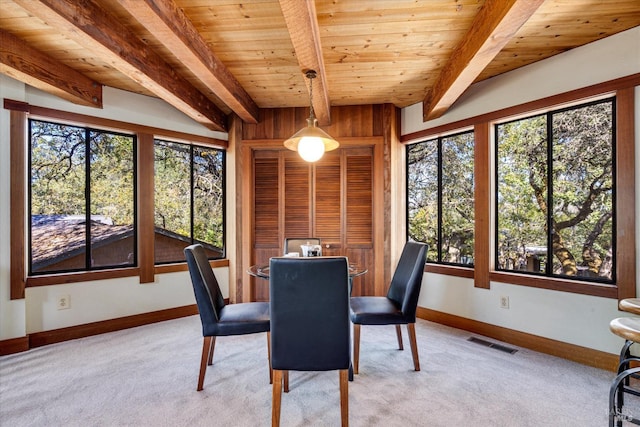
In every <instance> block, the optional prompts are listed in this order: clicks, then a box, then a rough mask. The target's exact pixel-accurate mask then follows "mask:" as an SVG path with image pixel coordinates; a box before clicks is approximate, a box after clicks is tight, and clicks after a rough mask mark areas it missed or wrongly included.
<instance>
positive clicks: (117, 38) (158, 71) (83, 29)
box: [15, 0, 227, 131]
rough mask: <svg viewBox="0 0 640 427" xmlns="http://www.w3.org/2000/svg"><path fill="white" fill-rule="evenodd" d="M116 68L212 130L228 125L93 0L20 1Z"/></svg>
mask: <svg viewBox="0 0 640 427" xmlns="http://www.w3.org/2000/svg"><path fill="white" fill-rule="evenodd" d="M15 2H16V3H17V4H18V5H19V6H20V7H22V8H23V9H25V10H26V11H28V12H29V13H30V14H32V15H33V16H36V17H38V18H40V19H42V20H43V21H44V22H46V23H47V24H49V25H51V26H53V27H54V28H56V29H57V30H60V31H62V32H63V33H64V34H65V35H66V36H68V37H69V38H71V39H73V40H75V41H76V42H78V43H79V44H81V45H82V46H84V47H86V48H89V49H91V50H93V51H94V52H96V54H98V55H100V56H101V57H103V58H105V60H107V62H109V63H110V64H111V65H112V66H113V67H114V68H116V69H118V70H119V71H120V72H122V73H123V74H125V75H126V76H127V77H129V78H131V79H132V80H134V81H135V82H137V83H138V84H140V85H141V86H143V87H145V88H146V89H148V90H149V91H151V92H152V93H154V94H156V95H157V96H158V97H160V98H162V99H163V100H165V101H166V102H167V103H169V104H171V105H173V106H174V107H175V108H177V109H178V110H180V111H182V112H183V113H184V114H186V115H187V116H189V117H191V118H192V119H193V120H195V121H197V122H198V123H201V124H202V125H203V126H206V127H207V128H209V129H212V130H216V131H226V130H227V117H226V115H225V114H224V113H223V112H222V111H221V110H220V109H219V108H218V107H217V106H216V105H215V104H214V103H213V102H212V101H211V100H209V99H208V98H207V97H206V96H205V95H204V94H203V93H201V92H200V91H198V90H197V89H196V88H195V87H194V86H193V85H191V84H190V83H189V82H188V81H187V80H186V79H185V78H184V77H182V76H180V75H178V74H177V73H176V72H175V70H174V69H173V68H172V67H171V66H170V65H169V64H168V63H166V62H165V61H164V60H163V59H162V58H161V57H160V56H159V55H158V54H157V53H155V52H153V51H152V50H150V49H149V48H148V47H147V45H146V44H145V43H144V42H143V41H142V40H140V39H139V38H138V37H137V36H136V35H135V34H134V33H132V31H131V30H129V28H127V27H126V26H125V25H124V24H122V23H121V22H120V21H119V20H117V19H116V18H115V17H114V16H113V15H111V14H110V13H109V12H107V10H105V9H104V8H103V7H102V6H100V5H98V4H96V3H95V2H94V1H92V0H84V1H82V2H78V1H76V0H39V1H35V0H16V1H15Z"/></svg>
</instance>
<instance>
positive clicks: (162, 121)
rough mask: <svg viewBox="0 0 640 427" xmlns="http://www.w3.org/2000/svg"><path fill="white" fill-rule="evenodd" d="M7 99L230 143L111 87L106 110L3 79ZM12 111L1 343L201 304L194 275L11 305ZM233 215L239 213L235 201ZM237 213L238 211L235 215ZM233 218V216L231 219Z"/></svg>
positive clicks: (0, 161) (2, 231)
mask: <svg viewBox="0 0 640 427" xmlns="http://www.w3.org/2000/svg"><path fill="white" fill-rule="evenodd" d="M4 98H7V99H13V100H17V101H24V102H27V103H29V104H31V105H37V106H41V107H48V108H54V109H58V110H62V111H68V112H74V113H80V114H86V115H90V116H94V117H101V118H107V119H113V120H120V121H123V122H128V123H136V124H140V125H146V126H154V127H158V128H161V129H169V130H172V131H180V132H185V133H190V134H194V135H201V136H206V137H212V138H218V139H224V140H226V139H227V135H226V134H225V133H220V132H212V131H210V130H208V129H206V128H205V127H203V126H202V125H200V124H198V123H196V122H194V121H193V120H191V119H190V118H189V117H187V116H186V115H184V114H183V113H181V112H179V111H178V110H176V109H174V108H173V107H171V106H169V105H168V104H166V103H164V102H162V101H160V100H158V99H155V98H151V97H147V96H142V95H137V94H133V93H130V92H125V91H121V90H117V89H113V88H109V87H105V88H104V91H103V104H104V108H103V109H96V108H91V107H83V106H79V105H75V104H72V103H70V102H67V101H65V100H62V99H59V98H57V97H54V96H51V95H48V94H46V93H44V92H41V91H39V90H37V89H34V88H32V87H29V86H25V85H24V84H22V83H20V82H18V81H16V80H13V79H11V78H9V77H6V76H4V75H0V102H2V103H3V102H4ZM9 169H10V163H9V111H8V110H5V109H4V108H1V109H0V236H2V238H1V239H0V340H5V339H10V338H17V337H24V336H25V335H26V334H28V333H34V332H40V331H47V330H52V329H57V328H64V327H69V326H74V325H81V324H85V323H90V322H96V321H101V320H107V319H114V318H118V317H124V316H130V315H134V314H141V313H148V312H152V311H156V310H163V309H167V308H172V307H180V306H184V305H189V304H195V299H194V296H193V290H192V288H191V282H190V279H189V273H188V272H179V273H170V274H163V275H156V280H155V282H154V283H145V284H140V283H139V280H138V278H137V277H129V278H122V279H109V280H99V281H93V282H82V283H72V284H64V285H55V286H40V287H33V288H27V290H26V292H25V294H26V298H25V299H22V300H13V301H11V300H10V299H9V295H10V285H9V278H10V275H9V263H10V258H9V251H10V247H9V212H10V199H9ZM230 199H231V200H230V202H231V203H228V204H227V205H228V209H234V204H233V197H231V198H230ZM230 212H232V211H230ZM227 218H233V215H230V214H229V213H228V214H227ZM215 273H216V276H217V277H218V280H219V282H220V287H221V288H222V292H223V294H224V295H225V297H228V296H229V287H228V283H229V272H228V268H226V267H225V268H216V269H215ZM59 296H69V297H70V301H71V306H70V308H69V309H67V310H57V308H56V301H57V298H58V297H59Z"/></svg>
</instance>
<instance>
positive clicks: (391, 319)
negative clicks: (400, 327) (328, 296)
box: [351, 296, 408, 325]
mask: <svg viewBox="0 0 640 427" xmlns="http://www.w3.org/2000/svg"><path fill="white" fill-rule="evenodd" d="M351 321H352V322H353V323H356V324H360V325H393V324H405V323H408V320H407V318H406V317H405V316H404V315H403V314H402V311H401V310H400V307H399V306H398V305H396V304H395V303H394V302H393V301H392V300H390V299H389V298H387V297H370V296H369V297H352V298H351Z"/></svg>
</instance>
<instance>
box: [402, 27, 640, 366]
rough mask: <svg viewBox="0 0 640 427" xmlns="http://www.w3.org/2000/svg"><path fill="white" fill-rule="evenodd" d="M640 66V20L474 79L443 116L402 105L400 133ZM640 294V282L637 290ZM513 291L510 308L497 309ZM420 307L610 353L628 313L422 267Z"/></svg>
mask: <svg viewBox="0 0 640 427" xmlns="http://www.w3.org/2000/svg"><path fill="white" fill-rule="evenodd" d="M635 73H640V27H636V28H634V29H631V30H628V31H625V32H624V33H620V34H617V35H615V36H612V37H608V38H606V39H604V40H600V41H597V42H594V43H591V44H588V45H586V46H583V47H581V48H578V49H574V50H571V51H569V52H566V53H563V54H560V55H556V56H554V57H552V58H549V59H547V60H544V61H540V62H538V63H535V64H532V65H529V66H527V67H523V68H521V69H518V70H515V71H512V72H509V73H506V74H503V75H501V76H498V77H495V78H493V79H490V80H487V81H484V82H481V83H478V84H476V85H474V86H472V87H471V88H470V89H469V90H468V91H467V92H466V93H465V94H464V95H463V96H462V97H461V98H460V99H459V100H458V101H457V102H456V104H455V105H454V106H453V107H452V108H451V110H450V111H449V112H447V114H446V115H444V116H443V117H441V118H439V119H436V120H432V121H429V122H426V123H423V122H422V105H421V104H415V105H412V106H409V107H407V108H404V109H403V110H402V134H403V135H406V134H408V133H413V132H416V131H419V130H423V129H428V128H432V127H434V126H437V125H441V124H446V123H451V122H455V121H457V120H461V119H464V118H468V117H473V116H476V115H479V114H482V113H486V112H489V111H495V110H499V109H502V108H506V107H509V106H513V105H518V104H522V103H525V102H528V101H533V100H536V99H540V98H544V97H547V96H551V95H555V94H558V93H562V92H567V91H570V90H573V89H579V88H582V87H586V86H590V85H593V84H597V83H601V82H604V81H607V80H612V79H615V78H619V77H624V76H628V75H631V74H635ZM635 93H636V119H635V123H636V127H635V130H636V137H635V140H636V153H635V154H636V211H637V212H640V171H639V170H638V168H639V166H640V88H638V87H636V91H635ZM639 242H640V220H638V222H637V224H636V259H637V260H638V261H637V262H636V265H638V266H639V268H638V272H637V274H638V277H637V279H636V283H637V284H638V285H640V246H639ZM638 295H640V289H638ZM501 296H508V297H509V302H510V307H509V309H501V308H500V297H501ZM419 305H420V306H421V307H425V308H430V309H433V310H437V311H441V312H445V313H449V314H453V315H456V316H461V317H464V318H469V319H474V320H477V321H480V322H486V323H490V324H493V325H497V326H501V327H505V328H509V329H514V330H517V331H522V332H526V333H530V334H534V335H539V336H542V337H547V338H551V339H554V340H559V341H564V342H568V343H572V344H576V345H580V346H584V347H588V348H592V349H596V350H601V351H605V352H609V353H618V352H619V351H620V346H621V345H622V340H621V339H620V338H618V337H617V336H615V335H613V334H612V333H611V332H610V331H609V322H610V321H611V319H613V318H616V317H620V316H625V315H626V314H625V313H622V312H619V311H618V310H617V300H614V299H609V298H600V297H593V296H587V295H578V294H572V293H567V292H559V291H549V290H544V289H537V288H530V287H526V286H518V285H512V284H507V283H497V282H492V283H491V288H490V289H489V290H487V289H478V288H475V287H474V286H473V281H472V280H470V279H463V278H458V277H450V276H444V275H438V274H431V273H427V274H425V277H424V281H423V287H422V292H421V295H420V302H419Z"/></svg>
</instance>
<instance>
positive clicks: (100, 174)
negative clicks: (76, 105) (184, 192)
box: [28, 120, 137, 275]
mask: <svg viewBox="0 0 640 427" xmlns="http://www.w3.org/2000/svg"><path fill="white" fill-rule="evenodd" d="M29 141H30V144H29V150H28V151H29V156H28V158H29V170H30V180H29V183H30V185H29V211H30V215H28V223H29V245H28V249H29V251H28V252H29V260H28V261H29V262H28V265H29V274H30V275H40V274H51V273H62V272H72V271H91V270H99V269H106V268H114V267H132V266H135V265H136V264H137V240H136V239H137V233H136V203H135V200H136V168H135V165H136V155H135V153H136V136H135V135H127V134H122V133H115V132H107V131H103V130H97V129H92V128H88V127H79V126H71V125H65V124H58V123H52V122H46V121H42V120H29Z"/></svg>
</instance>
